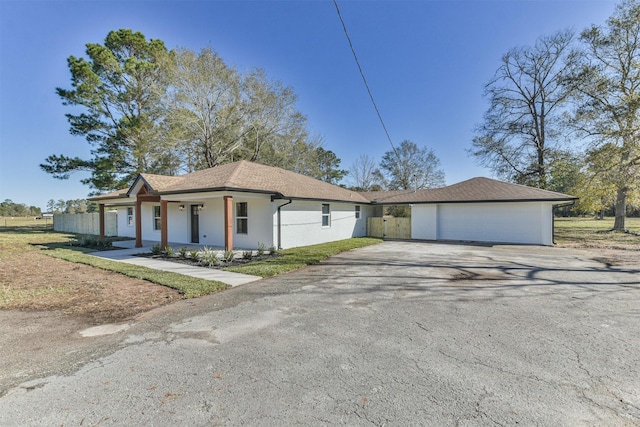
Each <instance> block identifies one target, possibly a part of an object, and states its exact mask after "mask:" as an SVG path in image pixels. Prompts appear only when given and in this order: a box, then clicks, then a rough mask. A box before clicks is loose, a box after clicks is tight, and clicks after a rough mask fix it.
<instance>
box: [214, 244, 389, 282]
mask: <svg viewBox="0 0 640 427" xmlns="http://www.w3.org/2000/svg"><path fill="white" fill-rule="evenodd" d="M380 242H382V239H375V238H371V237H357V238H353V239H346V240H339V241H337V242H329V243H322V244H319V245H312V246H303V247H299V248H293V249H286V250H283V251H281V252H280V253H281V254H282V256H279V257H274V258H270V259H267V260H264V261H257V262H252V263H249V264H246V265H240V266H235V267H227V268H224V270H227V271H233V272H236V273H244V274H251V275H254V276H260V277H270V276H276V275H278V274H283V273H288V272H290V271H293V270H297V269H299V268H302V267H305V266H307V265H312V264H317V263H319V262H320V261H323V260H325V259H327V258H329V257H330V256H332V255H336V254H339V253H340V252H345V251H350V250H351V249H356V248H362V247H365V246H369V245H375V244H377V243H380Z"/></svg>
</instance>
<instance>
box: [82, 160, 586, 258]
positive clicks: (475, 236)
mask: <svg viewBox="0 0 640 427" xmlns="http://www.w3.org/2000/svg"><path fill="white" fill-rule="evenodd" d="M91 200H93V201H96V202H97V203H98V204H99V208H100V209H99V212H100V218H101V237H104V231H103V228H102V222H103V221H102V219H103V218H104V212H105V210H116V211H117V213H118V215H117V218H118V219H117V221H118V235H119V236H121V237H132V238H135V239H136V245H137V246H142V241H143V240H146V241H157V242H159V243H161V245H162V246H166V245H168V243H169V242H172V243H179V244H181V243H182V244H190V243H197V244H201V245H210V246H220V247H225V248H246V249H252V248H256V247H257V246H258V244H259V243H261V244H264V245H265V246H266V247H270V246H274V247H278V248H291V247H297V246H306V245H312V244H317V243H325V242H330V241H335V240H342V239H347V238H350V237H362V236H365V235H366V233H367V227H366V222H367V218H369V217H372V216H374V213H375V212H376V211H380V209H376V207H379V206H384V205H411V210H412V215H411V238H412V239H425V240H464V241H485V242H500V243H522V244H537V245H551V244H553V208H554V206H557V205H560V204H567V203H572V202H573V201H574V200H575V197H572V196H569V195H566V194H561V193H554V192H551V191H546V190H540V189H536V188H531V187H526V186H522V185H515V184H508V183H504V182H501V181H496V180H493V179H488V178H473V179H470V180H468V181H464V182H461V183H459V184H454V185H451V186H448V187H443V188H437V189H426V190H418V191H384V192H371V193H358V192H355V191H351V190H347V189H345V188H342V187H338V186H335V185H331V184H327V183H325V182H322V181H318V180H316V179H313V178H310V177H308V176H304V175H300V174H297V173H294V172H291V171H287V170H284V169H280V168H275V167H271V166H265V165H260V164H256V163H251V162H247V161H240V162H236V163H230V164H226V165H222V166H218V167H214V168H210V169H205V170H201V171H197V172H193V173H189V174H186V175H181V176H163V175H153V174H140V175H139V176H138V177H137V178H136V180H135V181H134V183H133V184H132V185H131V187H130V188H128V189H125V190H121V191H117V192H113V193H109V194H105V195H101V196H96V197H93V198H92V199H91Z"/></svg>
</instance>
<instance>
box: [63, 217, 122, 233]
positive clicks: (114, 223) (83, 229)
mask: <svg viewBox="0 0 640 427" xmlns="http://www.w3.org/2000/svg"><path fill="white" fill-rule="evenodd" d="M104 217H105V218H104V234H105V236H117V235H118V214H117V213H116V212H105V214H104ZM53 229H54V230H55V231H62V232H65V233H77V234H91V235H94V236H98V235H100V214H99V213H98V212H92V213H82V214H55V215H54V216H53Z"/></svg>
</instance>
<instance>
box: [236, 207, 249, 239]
mask: <svg viewBox="0 0 640 427" xmlns="http://www.w3.org/2000/svg"><path fill="white" fill-rule="evenodd" d="M236 233H238V234H248V233H249V210H248V208H247V202H236Z"/></svg>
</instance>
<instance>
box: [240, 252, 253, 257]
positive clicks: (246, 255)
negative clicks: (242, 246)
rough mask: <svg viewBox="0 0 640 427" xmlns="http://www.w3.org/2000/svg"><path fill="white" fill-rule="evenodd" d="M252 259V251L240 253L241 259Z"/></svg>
mask: <svg viewBox="0 0 640 427" xmlns="http://www.w3.org/2000/svg"><path fill="white" fill-rule="evenodd" d="M251 258H253V251H242V259H251Z"/></svg>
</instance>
